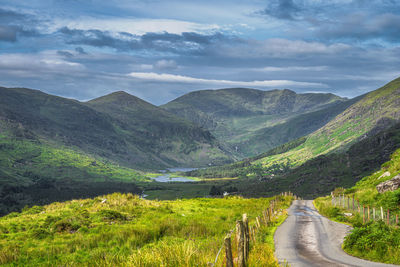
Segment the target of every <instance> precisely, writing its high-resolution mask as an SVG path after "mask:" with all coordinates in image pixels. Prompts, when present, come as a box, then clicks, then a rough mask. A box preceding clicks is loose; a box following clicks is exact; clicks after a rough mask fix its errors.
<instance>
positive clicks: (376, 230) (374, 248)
mask: <svg viewBox="0 0 400 267" xmlns="http://www.w3.org/2000/svg"><path fill="white" fill-rule="evenodd" d="M399 142H400V140H399ZM399 173H400V149H397V150H396V151H395V152H394V153H393V154H392V155H391V158H390V160H389V161H387V162H385V163H384V164H382V167H381V169H380V170H378V171H376V172H374V173H373V174H372V175H369V176H366V177H364V178H363V179H361V180H360V181H359V182H357V184H356V185H355V186H353V187H350V188H347V189H343V188H337V189H336V190H335V193H336V194H345V195H346V196H347V197H349V198H353V197H354V198H355V199H356V200H358V201H359V203H360V205H361V206H365V207H367V206H368V207H376V208H378V209H379V207H382V208H383V210H384V212H385V214H386V211H387V210H389V211H390V214H392V215H391V216H392V217H394V216H395V214H397V215H400V189H397V190H395V191H387V192H384V193H379V192H378V191H377V189H376V186H377V185H378V184H380V183H382V182H385V181H387V180H390V179H392V178H393V177H394V176H396V175H398V174H399ZM315 203H316V206H317V207H318V209H319V210H320V212H321V213H322V214H324V215H325V216H328V217H330V218H333V219H336V220H339V221H344V222H349V223H351V224H352V225H353V226H354V230H353V231H352V232H351V234H350V235H348V236H347V237H346V239H345V241H344V244H343V248H344V250H345V251H346V252H347V253H349V254H351V255H354V256H357V257H361V258H364V259H368V260H372V261H379V262H386V263H394V264H400V229H399V228H398V226H399V225H397V227H396V226H395V227H393V226H387V225H386V224H385V221H386V218H385V221H377V222H374V221H371V222H367V223H365V224H363V220H362V216H361V215H359V214H356V215H354V216H350V217H348V216H344V213H345V212H349V211H347V210H345V209H343V208H341V207H333V206H332V204H331V197H330V196H327V197H323V198H318V199H316V200H315ZM371 210H372V208H371ZM352 213H354V212H352ZM380 216H381V215H380V214H379V216H377V217H378V218H380ZM366 217H367V218H368V217H369V216H366ZM371 218H372V215H371ZM392 219H393V218H392ZM393 223H395V220H394V221H393V220H392V224H393Z"/></svg>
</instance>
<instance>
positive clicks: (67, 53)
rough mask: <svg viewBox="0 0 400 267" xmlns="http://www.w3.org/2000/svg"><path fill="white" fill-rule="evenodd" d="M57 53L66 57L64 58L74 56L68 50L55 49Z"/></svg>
mask: <svg viewBox="0 0 400 267" xmlns="http://www.w3.org/2000/svg"><path fill="white" fill-rule="evenodd" d="M57 55H60V56H63V57H66V58H72V57H74V55H73V54H72V53H70V52H68V51H62V50H59V51H57Z"/></svg>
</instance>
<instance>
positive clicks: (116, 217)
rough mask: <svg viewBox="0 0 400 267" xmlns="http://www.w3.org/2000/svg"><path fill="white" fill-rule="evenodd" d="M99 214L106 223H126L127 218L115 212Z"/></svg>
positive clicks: (105, 211)
mask: <svg viewBox="0 0 400 267" xmlns="http://www.w3.org/2000/svg"><path fill="white" fill-rule="evenodd" d="M98 214H99V215H100V216H101V217H102V219H103V220H106V221H126V220H127V217H126V216H125V215H124V214H122V213H120V212H118V211H115V210H101V211H99V212H98Z"/></svg>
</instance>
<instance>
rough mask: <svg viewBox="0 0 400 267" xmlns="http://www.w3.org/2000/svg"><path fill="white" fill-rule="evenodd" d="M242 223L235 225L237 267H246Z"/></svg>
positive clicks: (238, 222)
mask: <svg viewBox="0 0 400 267" xmlns="http://www.w3.org/2000/svg"><path fill="white" fill-rule="evenodd" d="M243 228H244V227H243V222H242V221H237V224H236V230H237V232H236V240H238V245H237V255H238V256H237V259H238V267H245V266H246V261H245V257H244V256H245V254H244V231H243V230H244V229H243Z"/></svg>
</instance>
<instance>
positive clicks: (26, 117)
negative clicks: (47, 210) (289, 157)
mask: <svg viewBox="0 0 400 267" xmlns="http://www.w3.org/2000/svg"><path fill="white" fill-rule="evenodd" d="M119 105H120V106H119ZM125 113H126V114H125ZM0 116H1V118H2V119H3V120H6V121H11V122H14V123H17V124H19V125H20V126H21V128H23V129H24V131H26V132H30V133H32V136H35V138H38V139H43V140H46V142H48V143H52V144H54V145H64V146H68V147H75V148H78V149H80V150H82V151H84V152H86V153H90V154H94V155H98V156H100V157H104V158H107V159H109V160H112V161H115V162H118V163H120V164H122V165H125V166H127V167H135V168H163V167H164V168H165V167H172V166H181V165H186V166H193V164H195V163H196V164H197V165H203V166H204V165H206V164H209V163H215V162H228V161H229V160H230V159H229V157H228V156H227V155H226V154H225V152H223V151H222V150H221V149H220V148H218V146H219V145H218V143H217V142H216V140H215V139H214V137H213V136H212V135H211V134H210V133H209V132H208V131H206V130H203V129H201V128H199V127H197V126H195V125H193V124H192V123H190V122H186V121H183V120H182V119H179V118H177V117H175V116H173V115H172V114H168V113H167V112H166V111H164V110H162V109H160V108H158V107H156V106H153V105H151V104H149V103H147V102H145V101H143V100H140V99H138V98H136V97H134V96H130V95H128V94H126V93H122V92H117V93H115V94H111V95H108V96H105V97H102V98H99V99H96V100H93V101H90V102H88V103H81V102H79V101H76V100H71V99H66V98H61V97H56V96H52V95H48V94H45V93H42V92H40V91H36V90H30V89H22V88H13V89H11V88H0ZM19 134H21V133H19ZM21 138H29V136H24V135H23V133H22V136H21ZM195 158H198V161H196V162H195Z"/></svg>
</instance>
